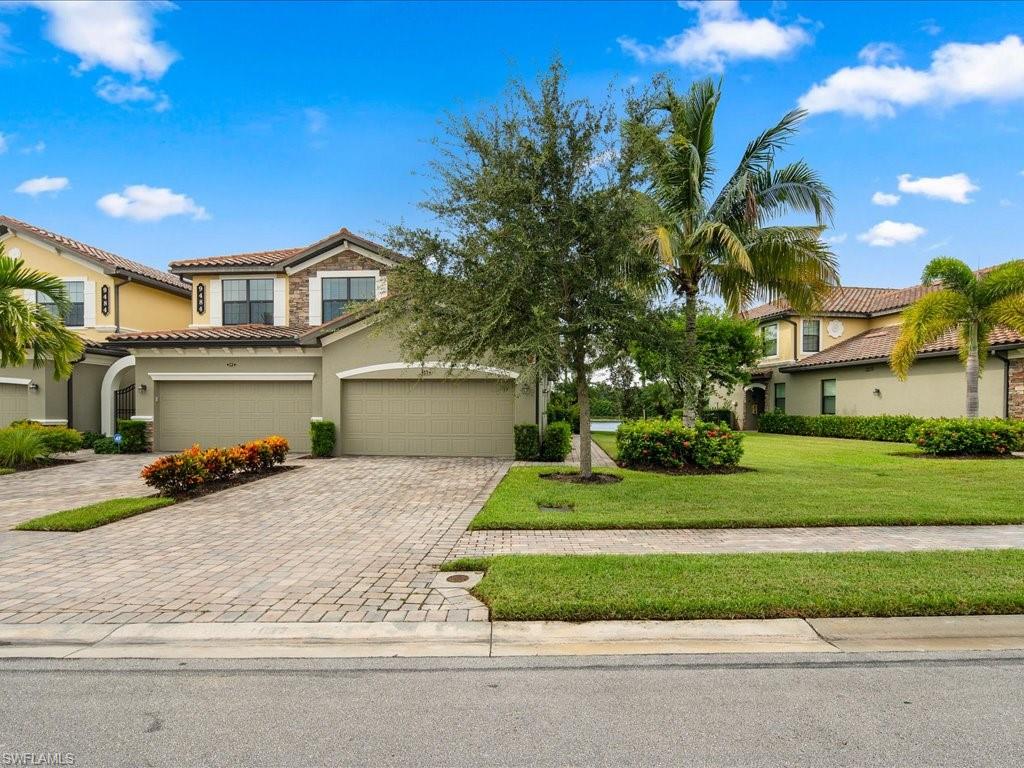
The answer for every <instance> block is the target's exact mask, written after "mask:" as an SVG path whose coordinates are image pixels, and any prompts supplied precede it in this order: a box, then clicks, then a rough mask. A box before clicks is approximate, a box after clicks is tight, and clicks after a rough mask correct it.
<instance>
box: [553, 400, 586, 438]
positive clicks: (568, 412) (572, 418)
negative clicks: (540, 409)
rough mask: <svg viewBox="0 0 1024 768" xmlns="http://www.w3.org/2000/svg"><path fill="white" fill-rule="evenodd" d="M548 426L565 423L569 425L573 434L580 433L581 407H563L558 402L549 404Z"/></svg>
mask: <svg viewBox="0 0 1024 768" xmlns="http://www.w3.org/2000/svg"><path fill="white" fill-rule="evenodd" d="M547 413H548V424H554V423H555V422H559V421H564V422H566V423H568V424H569V425H570V426H571V428H572V431H573V434H577V435H578V434H579V433H580V407H579V405H575V404H574V405H561V404H559V403H556V402H551V403H548V410H547Z"/></svg>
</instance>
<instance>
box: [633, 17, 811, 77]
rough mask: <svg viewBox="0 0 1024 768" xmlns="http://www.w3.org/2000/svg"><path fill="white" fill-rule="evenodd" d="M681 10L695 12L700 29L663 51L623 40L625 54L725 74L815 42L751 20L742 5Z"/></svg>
mask: <svg viewBox="0 0 1024 768" xmlns="http://www.w3.org/2000/svg"><path fill="white" fill-rule="evenodd" d="M679 5H680V6H681V7H682V8H685V9H686V10H690V11H696V13H697V25H696V26H694V27H690V28H689V29H687V30H685V31H684V32H681V33H680V34H678V35H674V36H672V37H669V38H668V39H666V40H665V41H664V42H663V43H662V44H661V45H650V44H648V43H640V42H637V41H636V40H634V39H633V38H631V37H620V38H619V40H618V42H619V45H620V46H621V47H622V50H624V51H625V52H626V53H628V54H630V55H631V56H633V57H634V58H636V59H637V60H638V61H641V62H646V61H653V62H658V63H674V64H681V65H684V66H694V67H701V68H704V69H707V70H710V71H712V72H721V71H723V70H724V69H725V65H726V63H727V62H729V61H737V60H741V59H777V58H780V57H782V56H785V55H787V54H789V53H792V52H793V51H795V50H796V49H797V48H799V47H800V46H802V45H807V44H808V43H810V42H811V35H810V34H809V33H808V32H807V30H806V29H804V27H802V26H800V25H798V24H789V25H785V26H783V25H782V24H779V23H778V22H777V21H774V20H772V19H768V18H763V17H762V18H756V19H751V18H749V17H747V16H746V15H745V14H744V13H743V11H742V10H741V9H740V6H739V2H738V0H719V2H701V1H700V0H681V2H680V3H679Z"/></svg>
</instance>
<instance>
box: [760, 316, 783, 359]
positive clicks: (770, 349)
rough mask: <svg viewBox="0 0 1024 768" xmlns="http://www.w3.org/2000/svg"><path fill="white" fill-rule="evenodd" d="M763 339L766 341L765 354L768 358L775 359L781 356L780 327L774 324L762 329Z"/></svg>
mask: <svg viewBox="0 0 1024 768" xmlns="http://www.w3.org/2000/svg"><path fill="white" fill-rule="evenodd" d="M761 338H762V339H764V354H765V356H766V357H775V356H776V355H777V354H779V325H778V323H773V324H772V325H766V326H764V327H763V328H762V329H761Z"/></svg>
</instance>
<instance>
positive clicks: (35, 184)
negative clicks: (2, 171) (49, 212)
mask: <svg viewBox="0 0 1024 768" xmlns="http://www.w3.org/2000/svg"><path fill="white" fill-rule="evenodd" d="M69 186H71V182H70V181H69V180H68V178H67V177H66V176H40V177H39V178H37V179H26V180H25V181H23V182H21V184H19V185H18V186H16V187H15V188H14V191H15V192H19V193H20V194H22V195H30V196H32V197H35V196H36V195H41V194H43V193H44V192H52V193H54V194H56V193H57V192H62V191H63V190H65V189H67V188H68V187H69Z"/></svg>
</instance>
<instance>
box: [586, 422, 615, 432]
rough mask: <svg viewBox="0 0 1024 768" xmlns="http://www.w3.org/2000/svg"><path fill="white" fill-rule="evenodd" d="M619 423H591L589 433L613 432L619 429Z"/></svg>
mask: <svg viewBox="0 0 1024 768" xmlns="http://www.w3.org/2000/svg"><path fill="white" fill-rule="evenodd" d="M621 423H622V422H621V421H591V422H590V431H591V432H614V431H615V430H617V429H618V428H619V424H621Z"/></svg>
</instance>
